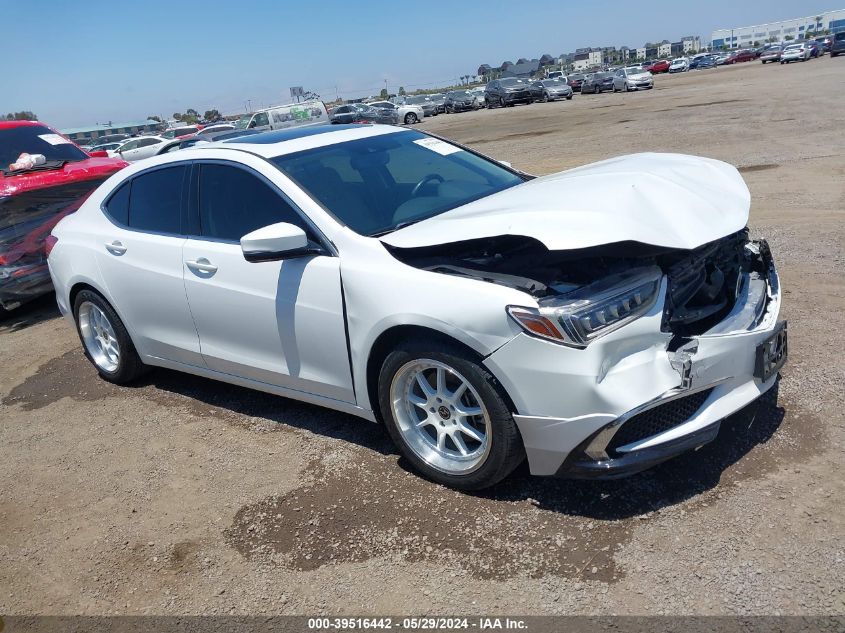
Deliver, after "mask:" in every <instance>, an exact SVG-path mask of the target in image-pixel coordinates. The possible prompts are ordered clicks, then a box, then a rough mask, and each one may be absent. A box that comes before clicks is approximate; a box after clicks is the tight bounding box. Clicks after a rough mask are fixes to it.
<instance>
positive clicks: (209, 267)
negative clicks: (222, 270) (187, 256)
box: [185, 257, 217, 273]
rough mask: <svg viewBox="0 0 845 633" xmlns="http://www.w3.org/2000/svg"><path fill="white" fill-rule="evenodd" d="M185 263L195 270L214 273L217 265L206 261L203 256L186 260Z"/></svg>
mask: <svg viewBox="0 0 845 633" xmlns="http://www.w3.org/2000/svg"><path fill="white" fill-rule="evenodd" d="M185 265H186V266H187V267H188V268H190V269H191V270H193V271H195V272H201V273H216V272H217V266H215V265H214V264H212V263H211V262H210V261H208V260H207V259H206V258H205V257H200V258H199V259H193V260H188V261H186V262H185Z"/></svg>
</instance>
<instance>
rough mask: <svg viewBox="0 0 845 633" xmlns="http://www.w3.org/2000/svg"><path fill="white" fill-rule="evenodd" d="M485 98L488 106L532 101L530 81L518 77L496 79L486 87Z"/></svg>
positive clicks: (501, 106)
mask: <svg viewBox="0 0 845 633" xmlns="http://www.w3.org/2000/svg"><path fill="white" fill-rule="evenodd" d="M484 100H485V101H486V103H487V107H488V108H495V107H497V106H498V107H500V108H503V107H505V106H513V105H516V104H517V103H526V104H527V103H532V102H533V99H532V98H531V91H530V90H529V81H528V80H527V79H518V78H516V77H505V78H504V79H494V80H493V81H491V82H490V83H488V84H487V87H486V88H485V89H484Z"/></svg>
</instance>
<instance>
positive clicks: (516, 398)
mask: <svg viewBox="0 0 845 633" xmlns="http://www.w3.org/2000/svg"><path fill="white" fill-rule="evenodd" d="M251 140H254V141H255V142H250V141H251ZM189 188H190V189H189ZM189 191H190V192H191V193H193V192H196V195H188V193H189ZM631 191H635V192H636V195H631V193H630V192H631ZM749 206H750V194H749V191H748V188H747V186H746V185H745V183H744V182H743V179H742V176H741V175H740V174H739V173H738V172H737V170H736V169H735V168H734V167H732V166H730V165H727V164H726V163H723V162H720V161H717V160H713V159H707V158H696V157H692V156H683V155H679V154H637V155H633V156H624V157H619V158H614V159H611V160H607V161H603V162H601V163H597V164H594V165H587V166H582V167H579V168H577V169H574V170H572V171H569V172H561V173H558V174H553V175H550V176H544V177H541V178H536V179H529V177H527V176H526V175H524V174H520V173H519V172H516V171H514V170H512V169H509V168H507V167H505V166H503V165H502V164H500V163H499V162H497V161H495V160H492V159H489V158H485V157H484V156H482V155H480V154H477V153H475V152H474V151H472V150H469V149H467V148H464V147H462V146H460V145H455V144H452V143H450V142H448V141H445V140H441V139H439V138H436V137H432V136H428V135H426V134H423V133H421V132H418V131H415V130H411V129H407V128H398V127H381V126H373V127H369V128H362V127H360V126H334V127H332V126H324V127H322V128H311V129H293V130H282V131H278V132H267V133H264V134H260V135H255V136H252V137H247V138H244V139H241V140H240V141H238V142H234V143H229V142H226V143H223V144H215V145H214V146H212V145H208V146H203V145H200V146H197V147H195V148H192V149H191V150H189V151H185V152H176V153H172V154H169V155H165V156H159V157H156V158H154V159H152V160H150V161H148V162H146V163H140V164H136V165H133V166H130V167H128V168H127V169H126V170H124V171H123V172H121V173H120V175H119V176H118V177H117V178H114V179H112V180H111V181H110V182H109V183H108V185H107V186H105V187H102V188H100V189H98V190H97V192H96V193H95V194H94V195H92V196H91V197H90V198H89V199H88V200H87V201H86V202H84V203H83V204H82V207H81V208H80V210H79V211H78V212H77V213H75V214H73V215H71V216H69V217H67V218H65V219H63V220H62V221H61V222H60V223H59V225H58V226H57V227H56V228H54V229H53V237H52V242H53V246H52V250H51V252H50V255H49V268H50V272H51V275H52V278H53V281H54V284H55V287H56V297H57V303H58V306H59V309H60V311H61V313H62V314H63V315H65V316H66V317H67V319H68V320H69V321H70V322H71V323H73V326H74V327H75V328H76V330H77V332H78V334H79V337H80V341H81V345H82V348H83V350H84V352H85V355H86V356H87V357H88V359H89V360H90V361H91V363H92V364H93V366H94V367H95V368H96V371H97V372H98V373H99V374H100V376H102V378H103V379H105V380H108V381H111V382H115V383H118V384H124V383H129V382H131V381H132V380H134V379H136V378H138V377H139V376H140V375H142V374H143V373H144V372H145V371H146V370H147V369H148V368H150V367H152V366H159V367H167V368H170V369H173V370H178V371H183V372H188V373H192V374H196V375H199V376H203V377H206V378H210V379H216V380H220V381H222V382H227V383H232V384H237V385H240V386H242V387H249V388H254V389H258V390H262V391H266V392H270V393H273V394H277V395H281V396H285V397H288V398H292V399H296V400H302V401H306V402H310V403H312V404H317V405H321V406H325V407H329V408H332V409H336V410H339V411H343V412H346V413H348V414H352V415H355V416H359V417H362V418H364V419H367V420H380V421H382V422H383V423H384V425H385V428H386V430H387V432H388V433H389V435H390V436H391V438H392V439H393V440H394V441H395V442H396V445H397V446H398V448H399V450H400V451H401V453H402V455H403V456H404V457H405V459H406V460H407V462H408V464H409V465H410V466H411V467H412V468H414V469H416V470H417V471H419V472H420V473H422V474H424V475H425V476H426V477H429V478H430V479H432V480H435V481H437V482H439V483H441V484H445V485H448V486H452V487H455V488H461V489H478V488H482V487H485V486H490V485H492V484H495V483H496V482H498V481H500V480H501V479H503V478H504V477H506V476H507V475H508V474H509V473H510V472H512V471H513V470H514V469H515V468H516V467H517V466H518V465H519V464H520V462H522V461H523V459H525V458H526V457H527V459H528V466H529V468H530V470H531V472H532V473H533V474H534V475H560V476H570V477H573V476H574V477H618V476H622V475H625V474H630V473H633V472H636V471H639V470H642V469H645V468H647V467H650V466H652V465H654V464H656V463H658V462H661V461H663V460H666V459H669V458H671V457H674V456H677V455H679V454H681V453H683V452H685V451H688V450H692V449H695V448H698V447H700V446H702V445H704V444H707V443H708V442H710V441H711V440H713V439H714V438H715V437H716V435H717V433H718V431H719V425H720V422H721V420H723V419H724V418H725V417H726V416H729V415H731V414H733V413H734V412H736V411H738V410H740V409H742V408H744V407H746V406H747V405H749V404H750V403H752V402H754V401H755V400H756V399H757V398H759V397H760V396H761V395H762V394H764V393H765V392H767V391H768V390H769V389H771V388H772V387H774V386H775V384H776V383H777V380H778V375H777V374H778V371H779V369H780V368H781V366H782V365H783V363H784V362H785V361H786V354H787V345H786V343H787V329H786V326H785V324H784V323H783V322H779V321H778V313H779V310H780V302H781V292H782V286H781V284H780V283H779V281H778V277H777V272H776V269H775V266H774V263H773V259H772V256H771V253H770V250H769V247H768V246H767V244H766V242H765V241H762V240H751V239H750V238H749V235H748V230H747V228H746V224H747V222H748V212H749ZM185 227H191V228H185ZM104 245H106V246H105V248H104ZM740 308H742V309H740ZM279 407H280V408H281V409H282V410H284V407H285V403H284V401H280V402H279ZM370 476H371V477H372V476H377V474H374V473H370Z"/></svg>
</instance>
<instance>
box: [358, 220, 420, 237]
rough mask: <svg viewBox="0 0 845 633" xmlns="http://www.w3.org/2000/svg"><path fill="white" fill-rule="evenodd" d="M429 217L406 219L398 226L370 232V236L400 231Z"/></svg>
mask: <svg viewBox="0 0 845 633" xmlns="http://www.w3.org/2000/svg"><path fill="white" fill-rule="evenodd" d="M425 219H427V218H418V219H416V220H405V221H404V222H400V223H399V224H397V225H396V226H394V227H392V228H389V229H382V230H381V231H376V232H375V233H370V237H381V236H382V235H387V234H388V233H393V232H394V231H398V230H399V229H404V228H405V227H406V226H411V225H412V224H416V223H417V222H422V221H423V220H425Z"/></svg>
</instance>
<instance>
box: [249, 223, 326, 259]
mask: <svg viewBox="0 0 845 633" xmlns="http://www.w3.org/2000/svg"><path fill="white" fill-rule="evenodd" d="M241 251H242V252H243V254H244V259H246V261H248V262H272V261H277V260H280V259H290V258H293V257H302V256H304V255H313V254H316V253H319V252H322V251H321V250H320V249H316V248H312V247H311V246H309V244H308V237H307V236H306V235H305V231H303V230H302V229H301V228H299V227H298V226H294V225H293V224H288V223H287V222H279V223H277V224H271V225H270V226H264V227H262V228H260V229H256V230H255V231H253V232H252V233H247V234H246V235H244V236H243V237H242V238H241Z"/></svg>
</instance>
